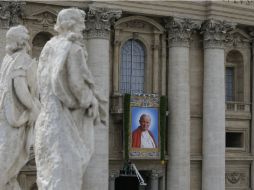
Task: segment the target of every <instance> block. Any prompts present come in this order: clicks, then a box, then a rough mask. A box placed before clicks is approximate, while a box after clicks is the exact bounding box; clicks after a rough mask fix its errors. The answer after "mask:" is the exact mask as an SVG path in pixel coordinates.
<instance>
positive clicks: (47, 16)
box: [25, 7, 57, 31]
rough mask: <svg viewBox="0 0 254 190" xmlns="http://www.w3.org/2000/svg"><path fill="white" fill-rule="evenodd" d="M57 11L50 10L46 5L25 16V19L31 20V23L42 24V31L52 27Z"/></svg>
mask: <svg viewBox="0 0 254 190" xmlns="http://www.w3.org/2000/svg"><path fill="white" fill-rule="evenodd" d="M56 17H57V12H56V11H54V10H51V9H50V8H48V7H44V8H43V9H42V10H39V11H36V13H33V14H32V15H31V16H28V17H26V18H25V19H26V20H30V21H32V23H33V24H35V25H38V26H42V27H43V30H44V31H47V30H48V28H49V27H53V25H54V24H55V23H56Z"/></svg>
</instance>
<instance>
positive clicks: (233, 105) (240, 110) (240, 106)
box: [226, 102, 251, 119]
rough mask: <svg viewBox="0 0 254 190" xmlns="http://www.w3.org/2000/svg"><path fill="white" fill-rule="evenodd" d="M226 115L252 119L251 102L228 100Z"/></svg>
mask: <svg viewBox="0 0 254 190" xmlns="http://www.w3.org/2000/svg"><path fill="white" fill-rule="evenodd" d="M226 117H228V118H242V119H251V103H245V102H226Z"/></svg>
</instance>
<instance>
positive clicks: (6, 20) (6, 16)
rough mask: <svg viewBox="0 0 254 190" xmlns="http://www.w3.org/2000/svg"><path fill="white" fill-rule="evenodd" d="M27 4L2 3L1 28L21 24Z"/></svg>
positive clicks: (0, 7) (15, 2) (0, 6)
mask: <svg viewBox="0 0 254 190" xmlns="http://www.w3.org/2000/svg"><path fill="white" fill-rule="evenodd" d="M24 6H25V2H17V1H13V2H12V1H3V2H0V28H9V27H11V26H14V25H17V24H20V23H21V19H22V17H23V14H24V11H23V10H24Z"/></svg>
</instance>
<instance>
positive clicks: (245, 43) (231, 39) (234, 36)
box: [225, 29, 251, 48]
mask: <svg viewBox="0 0 254 190" xmlns="http://www.w3.org/2000/svg"><path fill="white" fill-rule="evenodd" d="M250 42H251V39H250V37H249V36H248V35H247V34H244V33H242V32H240V31H239V30H237V29H236V30H234V31H231V32H229V33H228V34H227V35H226V43H225V45H226V46H228V47H237V48H249V47H250Z"/></svg>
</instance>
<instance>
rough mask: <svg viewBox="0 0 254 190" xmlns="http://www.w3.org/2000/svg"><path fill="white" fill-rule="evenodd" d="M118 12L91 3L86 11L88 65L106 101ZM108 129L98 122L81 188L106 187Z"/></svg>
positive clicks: (97, 189)
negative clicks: (112, 32) (112, 35)
mask: <svg viewBox="0 0 254 190" xmlns="http://www.w3.org/2000/svg"><path fill="white" fill-rule="evenodd" d="M120 16H121V11H114V10H109V9H104V8H94V7H90V8H89V11H88V13H87V21H86V27H87V30H86V34H87V51H88V67H89V69H90V70H91V72H92V74H93V76H94V79H95V83H96V85H97V91H98V92H99V93H100V94H101V95H102V96H104V97H105V98H106V99H107V101H109V89H110V86H109V84H110V82H109V76H110V64H109V37H110V28H111V24H112V22H114V21H115V19H117V18H119V17H120ZM108 103H109V102H107V104H106V105H105V110H106V111H107V113H109V110H108V109H109V106H108ZM107 123H108V122H107ZM108 133H109V131H108V126H104V125H101V126H98V127H96V128H95V153H94V156H93V157H92V159H91V162H90V164H89V166H88V169H87V171H86V175H85V176H84V181H85V182H84V185H83V189H84V190H86V189H89V190H101V189H105V188H107V187H108V172H109V171H108V165H109V163H108V158H109V155H108V149H109V147H108Z"/></svg>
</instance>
